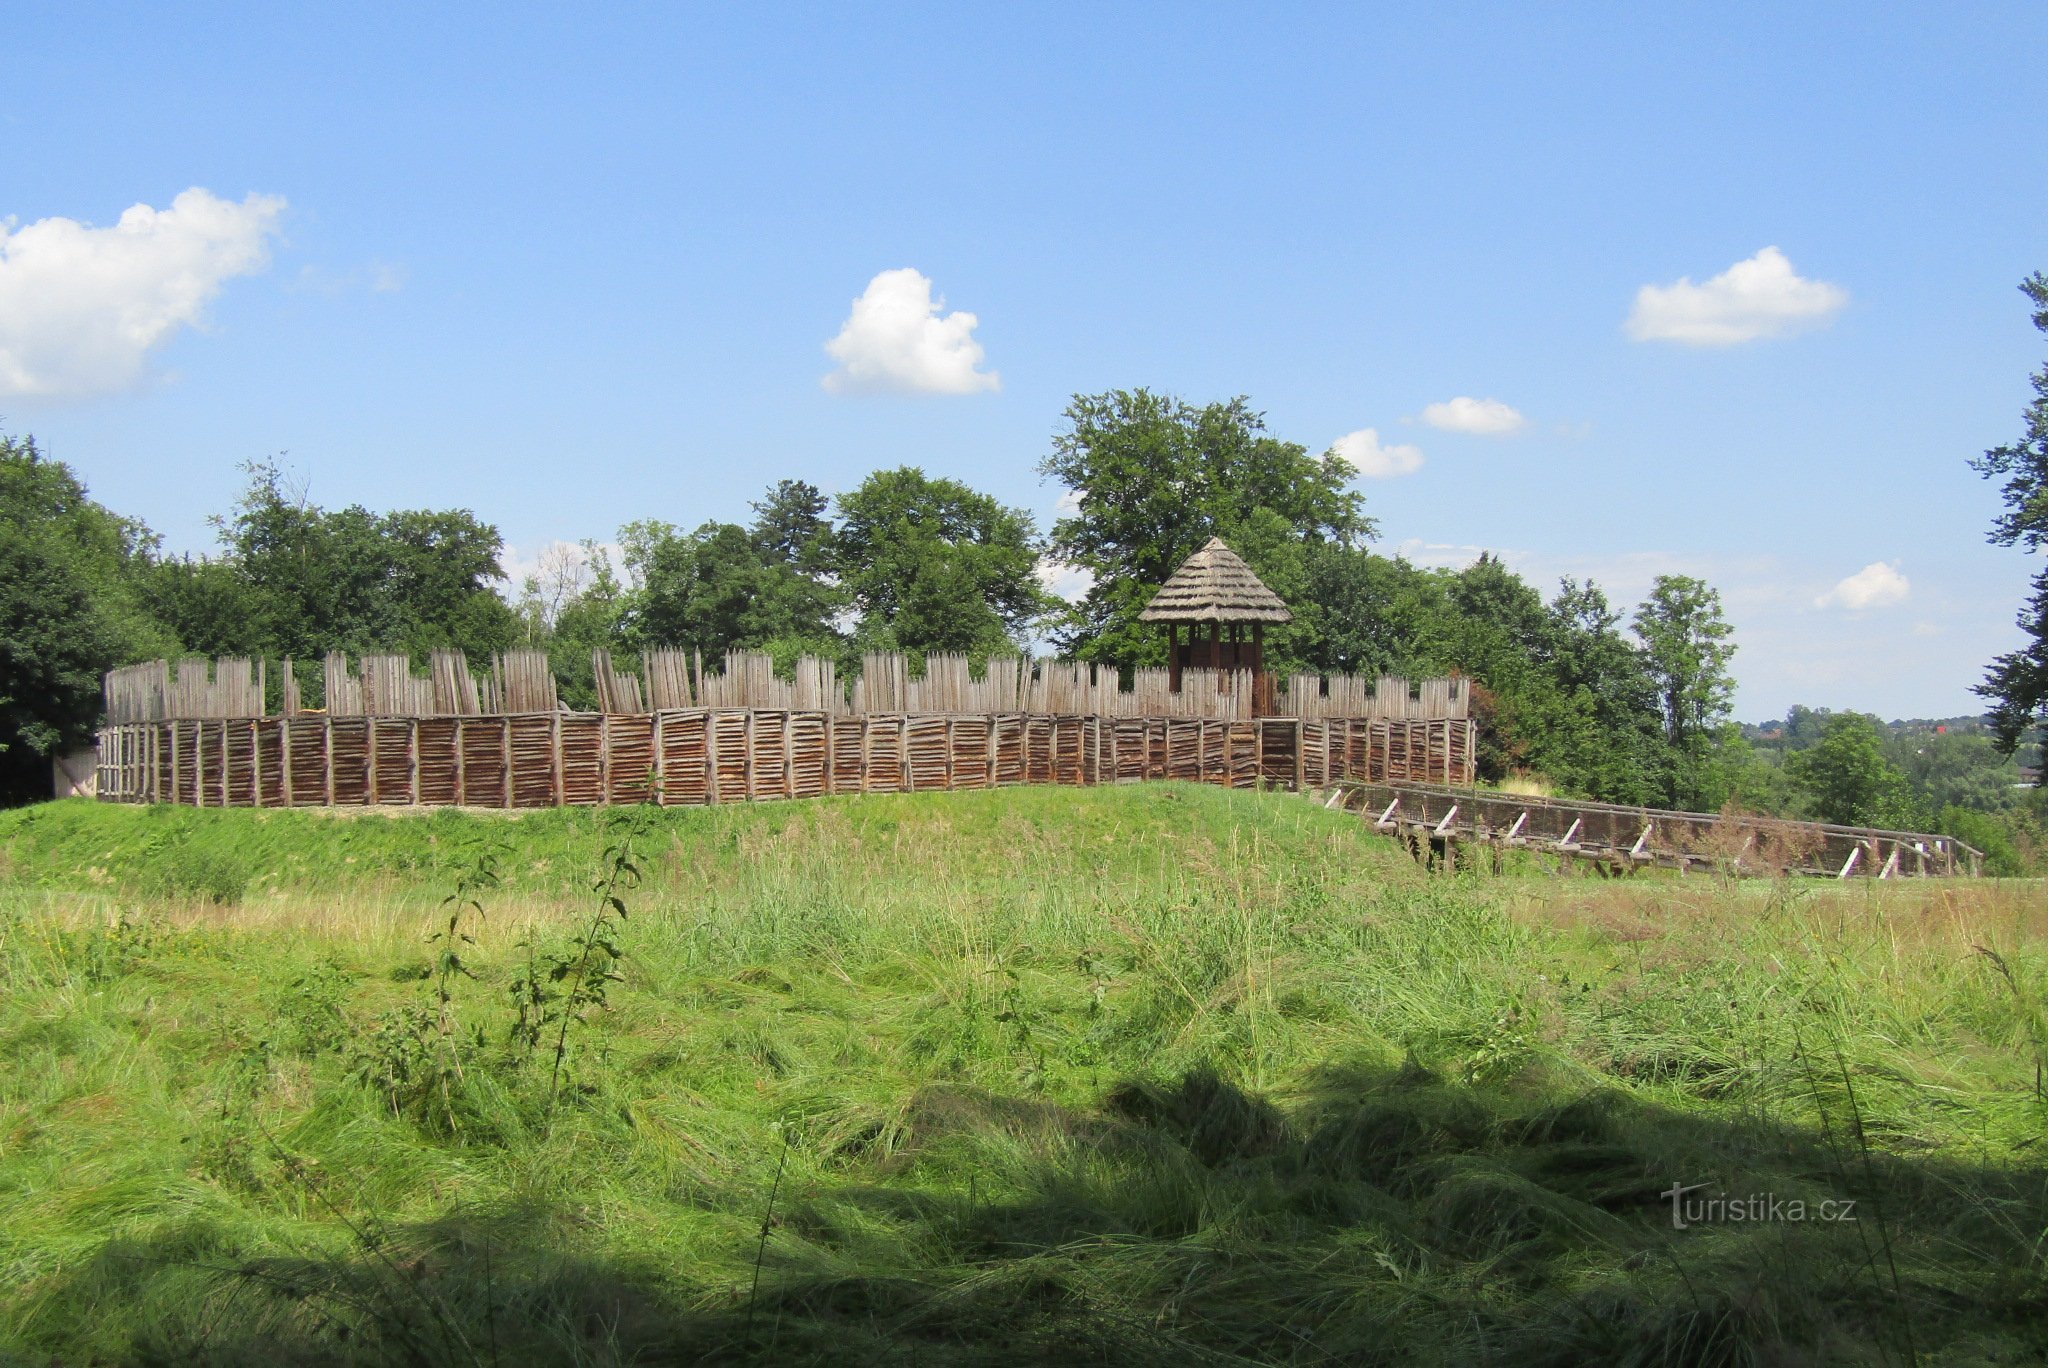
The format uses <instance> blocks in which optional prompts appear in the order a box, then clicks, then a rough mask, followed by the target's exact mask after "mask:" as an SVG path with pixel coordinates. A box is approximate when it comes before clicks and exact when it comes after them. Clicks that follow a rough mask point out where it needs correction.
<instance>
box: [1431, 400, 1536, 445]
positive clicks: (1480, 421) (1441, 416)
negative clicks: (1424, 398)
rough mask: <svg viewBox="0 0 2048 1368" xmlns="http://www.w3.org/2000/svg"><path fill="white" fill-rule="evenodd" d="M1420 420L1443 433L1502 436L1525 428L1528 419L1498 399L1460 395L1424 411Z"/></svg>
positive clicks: (1432, 405)
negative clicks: (1440, 429)
mask: <svg viewBox="0 0 2048 1368" xmlns="http://www.w3.org/2000/svg"><path fill="white" fill-rule="evenodd" d="M1422 421H1423V422H1425V423H1427V424H1429V425H1430V426H1431V427H1433V428H1442V429H1443V430H1444V431H1445V432H1469V433H1471V434H1473V435H1474V436H1477V437H1504V436H1506V435H1507V434H1508V433H1510V432H1514V431H1516V430H1518V429H1520V428H1522V427H1524V426H1526V425H1527V423H1528V421H1529V420H1528V419H1527V418H1524V417H1523V416H1522V415H1521V414H1520V413H1519V412H1518V411H1516V410H1515V409H1513V408H1511V407H1509V406H1508V405H1506V404H1503V403H1502V402H1501V401H1500V400H1498V399H1473V398H1470V397H1469V396H1466V395H1463V394H1461V395H1459V396H1458V397H1457V398H1455V399H1446V400H1444V402H1443V403H1441V404H1431V405H1430V406H1429V407H1427V408H1425V409H1423V410H1422Z"/></svg>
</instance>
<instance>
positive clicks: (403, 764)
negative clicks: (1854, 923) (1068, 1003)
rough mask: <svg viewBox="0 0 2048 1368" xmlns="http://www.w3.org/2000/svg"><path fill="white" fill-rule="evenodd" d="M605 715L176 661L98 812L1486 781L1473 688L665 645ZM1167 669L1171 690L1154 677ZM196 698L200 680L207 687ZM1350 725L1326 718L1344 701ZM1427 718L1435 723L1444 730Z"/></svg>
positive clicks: (453, 661) (345, 675)
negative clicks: (1281, 689) (266, 693)
mask: <svg viewBox="0 0 2048 1368" xmlns="http://www.w3.org/2000/svg"><path fill="white" fill-rule="evenodd" d="M594 663H595V665H596V667H597V681H598V691H599V695H600V698H601V700H602V701H603V704H604V710H603V711H599V712H590V713H583V712H570V711H566V710H564V709H562V708H561V707H560V706H559V704H558V702H557V699H556V693H555V687H554V680H553V677H552V676H551V675H549V674H548V673H547V670H546V661H545V657H544V656H541V655H540V653H538V652H513V653H510V654H509V655H507V656H506V657H504V658H502V659H500V660H497V661H494V662H493V666H492V669H491V670H490V671H489V672H488V673H487V675H486V676H485V677H484V678H482V679H477V678H474V677H473V676H472V675H471V673H470V671H469V669H468V667H467V665H466V664H465V663H464V662H462V660H461V658H460V657H459V656H454V655H453V653H448V654H446V655H437V656H436V657H435V659H434V661H433V664H432V669H431V672H430V674H429V676H427V677H415V676H414V675H413V674H412V673H411V671H410V669H409V668H408V667H406V665H405V662H404V658H403V657H393V656H384V657H377V656H372V657H367V658H365V659H364V660H363V661H362V668H361V671H360V673H359V674H358V673H356V672H355V671H352V670H350V668H349V666H348V662H347V661H346V660H345V659H343V658H342V657H340V656H338V655H332V656H329V657H328V658H327V661H326V665H325V672H324V683H325V689H326V697H327V700H328V705H329V706H328V707H327V708H326V709H325V710H323V711H311V710H308V709H305V708H303V707H301V706H300V705H299V700H298V697H297V692H298V691H297V688H296V681H295V679H294V676H293V674H292V672H291V670H290V668H289V664H288V663H287V668H286V669H285V671H284V672H283V674H282V679H283V680H284V681H285V682H284V685H283V689H282V693H283V707H282V709H281V710H280V711H279V712H277V713H274V714H273V713H267V712H266V711H265V710H264V708H263V693H262V687H263V669H262V665H261V663H260V662H258V663H256V664H254V665H253V666H252V664H251V663H250V662H248V661H238V660H224V661H220V662H217V663H216V664H215V665H214V666H213V671H212V674H213V678H212V680H211V681H207V680H206V675H207V670H206V662H203V661H198V662H191V661H188V662H186V663H185V664H184V666H183V667H182V668H181V669H179V670H178V671H177V673H176V674H175V676H174V675H172V673H171V672H170V670H169V667H168V666H167V665H166V664H165V663H163V662H155V663H152V664H150V665H145V666H135V667H131V668H129V669H127V670H120V671H115V672H114V673H113V674H111V675H109V676H108V679H107V715H108V723H107V726H106V728H105V730H104V731H103V732H102V733H101V737H100V755H99V771H98V792H99V795H100V796H101V797H102V798H103V799H106V800H109V801H117V802H139V803H154V802H170V803H189V804H197V805H203V806H209V807H211V806H237V807H240V806H255V807H303V806H326V805H335V804H338V805H362V804H406V805H437V804H463V805H470V806H482V807H551V806H560V805H565V804H596V803H622V802H636V801H641V800H644V799H649V798H651V799H652V800H653V801H655V802H659V803H664V804H698V803H727V802H741V801H749V800H756V799H766V798H803V797H815V796H819V795H823V794H833V793H875V792H921V791H927V790H945V789H967V788H985V787H994V786H997V785H1003V784H1022V783H1056V784H1106V783H1122V782H1135V781H1139V780H1146V779H1188V780H1195V781H1200V782H1206V783H1216V784H1224V785H1229V786H1232V787H1239V788H1250V787H1257V786H1261V785H1271V786H1278V787H1283V788H1291V789H1297V790H1301V789H1307V788H1312V787H1319V786H1321V785H1324V784H1327V783H1330V782H1333V781H1336V780H1339V779H1359V780H1375V781H1377V780H1386V779H1399V780H1408V781H1419V782H1435V783H1448V784H1464V783H1469V782H1471V778H1472V772H1473V771H1472V765H1473V724H1472V722H1471V721H1470V719H1469V718H1468V717H1467V716H1466V715H1465V713H1466V694H1465V689H1464V685H1463V681H1459V680H1449V681H1430V682H1429V683H1427V684H1425V685H1423V686H1422V688H1421V689H1419V690H1417V689H1414V688H1411V687H1410V686H1409V685H1408V683H1407V682H1406V681H1403V680H1384V681H1376V682H1375V684H1374V685H1370V686H1369V685H1365V684H1364V683H1363V682H1362V681H1353V680H1350V679H1347V678H1340V679H1336V680H1332V681H1329V683H1328V684H1324V683H1323V682H1321V681H1316V680H1313V679H1310V680H1308V681H1306V682H1305V681H1304V680H1303V679H1302V678H1301V677H1297V678H1296V680H1295V681H1294V686H1293V688H1292V689H1290V690H1288V691H1287V693H1285V694H1283V695H1282V699H1283V701H1293V702H1294V703H1295V704H1296V705H1297V706H1298V707H1299V708H1300V711H1299V712H1294V713H1291V714H1288V715H1281V716H1267V717H1251V716H1248V715H1246V714H1247V713H1248V712H1249V706H1248V705H1249V701H1250V698H1251V696H1252V693H1251V688H1250V681H1249V680H1248V679H1237V678H1232V677H1230V676H1231V675H1232V674H1233V673H1236V672H1218V671H1188V672H1186V673H1185V675H1184V678H1183V687H1182V689H1181V690H1180V691H1179V692H1178V693H1173V692H1170V691H1168V690H1166V689H1165V687H1164V674H1165V672H1164V671H1140V672H1138V676H1137V678H1136V679H1135V680H1134V683H1133V687H1132V688H1130V689H1122V688H1119V687H1118V681H1117V679H1116V676H1115V674H1114V673H1113V672H1110V671H1102V672H1099V673H1098V672H1096V671H1094V670H1093V669H1091V668H1090V667H1086V666H1079V665H1074V664H1071V663H1066V662H1039V663H1037V664H1035V665H1034V664H1032V663H1030V662H1014V661H1012V662H1004V661H998V662H994V663H993V664H992V667H991V668H990V669H988V670H987V671H985V672H984V673H983V674H982V675H981V676H979V677H974V676H972V675H970V673H969V671H968V669H967V664H966V661H965V660H964V659H961V658H958V657H940V658H937V659H935V660H933V661H930V662H928V663H927V669H926V672H925V674H924V677H923V678H921V679H911V678H910V677H909V674H908V672H907V670H904V669H903V668H902V661H901V658H900V657H892V656H874V657H870V658H869V660H868V661H867V662H866V664H865V668H864V670H863V673H862V677H861V679H860V680H858V681H856V683H855V685H854V687H853V688H852V689H851V690H842V689H841V688H840V687H839V686H838V683H837V681H836V680H835V679H834V678H833V677H832V673H831V666H830V664H829V663H828V662H816V661H810V662H799V666H798V668H797V670H796V672H795V676H796V677H795V678H794V679H788V680H785V679H780V678H777V677H776V676H775V675H774V674H773V673H772V671H771V670H770V669H769V668H768V663H767V658H766V657H764V656H749V655H734V656H732V657H728V659H727V662H726V668H725V670H724V671H723V672H722V673H720V674H715V675H706V673H705V672H704V671H703V669H702V666H701V664H700V663H699V662H697V661H695V660H694V659H691V660H688V661H685V660H684V659H683V658H682V654H681V653H680V652H652V653H649V655H648V656H647V657H646V658H645V659H644V660H643V661H642V673H641V674H640V675H637V676H636V675H630V674H622V673H620V672H618V671H617V670H615V669H614V668H613V666H612V664H611V661H610V660H609V659H608V658H607V657H605V656H603V655H602V654H600V655H599V657H598V659H597V660H596V661H595V662H594ZM1155 676H1156V677H1155ZM202 681H205V686H204V687H202ZM1333 703H1334V704H1336V705H1337V706H1339V707H1348V708H1349V709H1351V710H1353V711H1355V712H1357V713H1359V714H1360V715H1356V716H1333V715H1330V714H1329V711H1328V710H1329V709H1330V707H1331V706H1332V704H1333ZM1432 713H1433V714H1434V715H1429V714H1432Z"/></svg>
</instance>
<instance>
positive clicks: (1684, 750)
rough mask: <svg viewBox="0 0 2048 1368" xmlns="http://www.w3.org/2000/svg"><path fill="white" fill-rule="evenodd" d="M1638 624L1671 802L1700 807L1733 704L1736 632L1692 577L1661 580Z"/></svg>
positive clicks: (1716, 600) (1711, 594) (1712, 593)
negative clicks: (1715, 745)
mask: <svg viewBox="0 0 2048 1368" xmlns="http://www.w3.org/2000/svg"><path fill="white" fill-rule="evenodd" d="M1634 626H1635V630H1636V635H1637V636H1638V637H1640V638H1642V642H1643V648H1644V650H1645V651H1646V652H1647V653H1648V663H1649V669H1650V678H1651V679H1652V680H1653V681H1654V682H1655V684H1656V687H1657V695H1658V699H1659V701H1660V703H1661V705H1662V708H1663V713H1664V736H1665V741H1666V744H1667V748H1668V751H1669V760H1670V766H1671V768H1670V775H1669V778H1668V780H1667V782H1666V785H1665V797H1666V800H1667V801H1668V802H1670V803H1671V804H1672V805H1674V806H1678V807H1693V806H1698V805H1699V804H1701V803H1702V802H1703V801H1704V799H1705V797H1706V794H1707V791H1708V790H1707V782H1706V780H1707V760H1708V756H1709V754H1710V752H1711V750H1712V741H1713V736H1714V732H1715V730H1716V728H1717V727H1718V726H1719V724H1720V723H1721V722H1722V721H1724V720H1725V719H1726V718H1727V716H1728V710H1729V707H1730V705H1731V704H1732V702H1733V700H1734V695H1735V681H1734V678H1733V676H1731V675H1730V674H1729V673H1728V662H1729V661H1730V660H1731V659H1732V658H1733V657H1734V655H1735V645H1734V643H1733V642H1731V641H1730V640H1729V639H1728V638H1729V637H1730V636H1732V635H1733V634H1734V629H1733V628H1732V627H1730V626H1729V625H1728V622H1727V620H1726V619H1725V618H1723V617H1722V616H1721V595H1720V593H1719V592H1718V591H1717V590H1714V589H1712V588H1710V587H1708V585H1707V584H1706V582H1705V581H1703V580H1697V579H1693V578H1692V577H1691V576H1688V575H1659V576H1658V577H1657V581H1656V583H1655V585H1654V586H1652V588H1651V590H1650V597H1649V598H1648V599H1646V600H1644V602H1643V603H1642V605H1641V606H1640V607H1639V608H1638V609H1637V610H1636V616H1635V623H1634Z"/></svg>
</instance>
